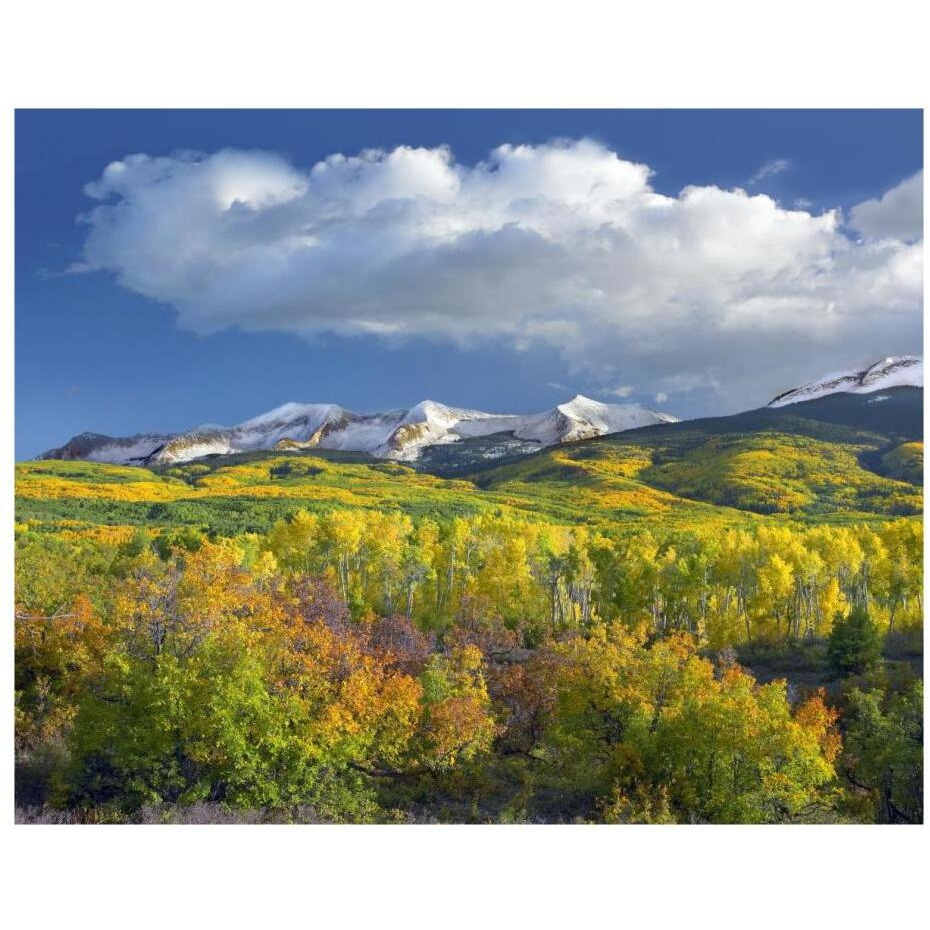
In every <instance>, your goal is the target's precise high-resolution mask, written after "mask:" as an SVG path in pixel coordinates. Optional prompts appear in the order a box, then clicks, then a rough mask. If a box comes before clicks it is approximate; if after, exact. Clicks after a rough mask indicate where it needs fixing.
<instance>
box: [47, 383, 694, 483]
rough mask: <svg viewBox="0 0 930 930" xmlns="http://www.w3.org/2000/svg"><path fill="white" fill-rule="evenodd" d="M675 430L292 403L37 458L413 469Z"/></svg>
mask: <svg viewBox="0 0 930 930" xmlns="http://www.w3.org/2000/svg"><path fill="white" fill-rule="evenodd" d="M675 422H677V418H676V417H673V416H672V415H671V414H668V413H656V412H655V411H652V410H648V409H647V408H645V407H643V406H641V405H640V404H602V403H600V402H599V401H596V400H591V399H590V398H588V397H583V396H582V395H580V394H579V395H578V396H576V397H574V398H572V399H571V400H570V401H568V402H567V403H564V404H559V405H558V406H557V407H553V408H552V409H551V410H546V411H544V412H542V413H535V414H526V415H515V414H496V413H484V412H482V411H480V410H462V409H459V408H457V407H447V406H445V405H444V404H439V403H436V402H435V401H432V400H425V401H422V402H421V403H419V404H417V405H416V406H415V407H411V408H409V409H407V410H403V409H402V410H390V411H387V412H383V413H367V414H362V413H353V412H352V411H350V410H344V409H343V408H342V407H339V406H336V405H335V404H293V403H292V404H284V405H283V406H281V407H276V408H275V409H274V410H271V411H269V412H268V413H264V414H262V415H261V416H258V417H254V418H252V419H251V420H246V421H245V422H244V423H240V424H238V425H237V426H232V427H222V426H213V425H206V426H199V427H197V428H196V429H192V430H188V431H187V432H184V433H176V434H171V435H161V434H156V433H140V434H138V435H136V436H131V437H129V438H125V439H114V438H112V437H110V436H102V435H100V434H98V433H81V435H79V436H75V437H74V438H73V439H71V440H70V441H69V442H68V443H66V444H65V445H64V446H62V447H61V448H59V449H52V450H50V451H49V452H46V453H44V454H43V455H42V456H40V457H41V458H55V459H87V460H90V461H94V462H109V463H112V464H118V465H168V464H174V463H179V462H188V461H190V460H191V459H196V458H200V457H201V456H205V455H229V454H231V453H235V452H253V451H258V450H278V451H289V450H297V449H312V448H320V449H335V450H341V451H344V452H367V453H370V454H371V455H374V456H377V457H378V458H385V459H396V460H398V461H415V460H416V459H417V458H419V456H420V454H421V452H422V451H423V450H424V449H426V448H428V447H432V446H438V445H447V444H449V443H454V442H459V441H461V440H467V439H475V438H479V437H485V436H495V435H498V434H501V435H504V434H506V435H510V436H512V437H514V438H515V439H517V440H522V441H523V446H522V448H525V449H527V450H529V451H531V450H532V449H534V448H543V447H545V446H552V445H557V444H559V443H563V442H574V441H576V440H579V439H589V438H592V437H594V436H603V435H606V434H608V433H618V432H622V431H623V430H627V429H635V428H636V427H640V426H651V425H653V424H655V423H675Z"/></svg>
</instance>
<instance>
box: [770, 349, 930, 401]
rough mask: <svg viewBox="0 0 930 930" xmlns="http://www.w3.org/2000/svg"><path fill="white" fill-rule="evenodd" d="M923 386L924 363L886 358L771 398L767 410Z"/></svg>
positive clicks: (910, 358) (902, 357)
mask: <svg viewBox="0 0 930 930" xmlns="http://www.w3.org/2000/svg"><path fill="white" fill-rule="evenodd" d="M923 386H924V360H923V358H922V357H921V356H918V355H888V356H886V357H885V358H883V359H880V360H879V361H877V362H875V363H873V364H872V365H869V366H868V368H863V369H861V370H858V371H857V370H855V369H853V370H849V371H837V372H832V373H831V374H828V375H824V376H823V377H821V378H817V379H815V380H814V381H808V382H807V383H806V384H802V385H801V386H800V387H797V388H793V389H792V390H790V391H785V392H784V393H782V394H779V395H778V396H777V397H776V398H774V399H773V400H772V401H771V402H770V403H769V407H784V406H787V405H788V404H798V403H801V402H803V401H806V400H815V399H816V398H818V397H825V396H827V395H828V394H839V393H847V394H871V393H872V392H873V391H884V390H887V389H888V388H893V387H919V388H922V387H923Z"/></svg>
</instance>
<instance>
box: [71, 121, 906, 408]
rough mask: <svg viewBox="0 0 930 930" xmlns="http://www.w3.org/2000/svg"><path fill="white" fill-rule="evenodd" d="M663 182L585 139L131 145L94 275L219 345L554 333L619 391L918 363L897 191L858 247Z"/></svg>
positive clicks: (838, 235) (109, 188) (734, 200)
mask: <svg viewBox="0 0 930 930" xmlns="http://www.w3.org/2000/svg"><path fill="white" fill-rule="evenodd" d="M650 176H651V172H650V170H649V168H648V167H647V166H645V165H641V164H635V163H633V162H630V161H627V160H624V159H623V158H621V157H619V156H618V155H617V154H616V153H614V152H612V151H611V150H609V149H608V148H606V147H605V146H603V145H601V144H599V143H597V142H594V141H591V140H586V139H581V140H566V141H559V142H552V143H548V144H543V145H516V146H515V145H503V146H501V147H499V148H497V149H495V150H494V151H492V152H491V153H490V154H489V156H488V157H487V159H486V160H485V161H483V162H481V163H479V164H477V165H471V166H470V165H463V164H459V163H457V162H456V160H455V158H454V155H453V153H452V152H451V151H450V150H449V149H448V148H433V149H425V148H410V147H404V146H402V147H399V148H396V149H394V150H392V151H381V150H370V151H364V152H362V153H360V154H358V155H354V156H345V155H338V154H337V155H332V156H330V157H329V158H327V159H325V160H324V161H321V162H319V163H318V164H316V165H313V166H312V167H309V168H301V167H297V166H294V165H292V164H290V163H289V162H288V161H287V160H285V159H284V158H282V157H280V156H278V155H276V154H273V153H268V152H250V151H231V150H227V151H220V152H216V153H213V154H201V153H179V154H174V155H171V156H167V157H152V156H148V155H132V156H129V157H127V158H124V159H123V160H121V161H118V162H115V163H113V164H111V165H109V166H108V167H107V168H106V169H105V170H104V172H103V174H102V175H101V177H100V178H99V179H98V180H96V181H94V182H93V183H91V184H88V185H87V187H86V192H87V194H88V195H89V196H90V197H92V198H94V199H95V200H96V201H98V203H97V205H96V206H95V207H94V208H93V209H91V210H90V211H89V212H88V213H87V214H86V216H85V217H84V220H85V222H86V223H87V226H88V234H87V239H86V243H85V249H84V255H83V261H82V263H81V267H82V268H83V269H86V270H105V271H109V272H112V273H113V274H114V275H116V277H117V278H118V280H119V281H120V283H121V284H122V285H123V286H125V287H126V288H129V289H130V290H132V291H135V292H137V293H140V294H143V295H145V296H147V297H150V298H152V299H154V300H157V301H161V302H163V303H166V304H168V305H170V306H171V307H173V308H174V310H175V311H176V312H177V317H178V322H179V324H180V325H181V326H183V327H186V328H188V329H190V330H193V331H195V332H198V333H211V332H216V331H218V330H221V329H224V328H227V327H237V328H240V329H242V330H253V331H258V330H281V331H286V332H292V333H299V334H307V335H309V334H313V333H318V332H325V331H329V332H335V333H342V334H373V335H375V336H378V337H381V338H384V339H386V340H388V341H389V342H390V341H394V340H397V339H410V338H417V337H426V338H431V339H443V340H451V341H455V342H458V343H461V344H469V345H480V344H481V343H482V341H483V340H488V339H493V340H495V342H498V343H499V342H500V341H501V340H509V341H510V343H511V344H512V345H513V347H514V348H515V349H524V350H525V349H532V348H533V347H534V346H535V345H538V344H541V343H542V344H548V345H554V346H556V347H557V348H558V349H559V350H560V351H561V353H562V354H563V357H564V359H565V360H566V362H567V363H568V367H569V368H570V369H571V370H572V372H573V373H575V374H580V375H583V376H584V378H585V379H587V381H588V382H590V383H595V382H596V383H600V384H601V385H602V386H603V387H604V388H608V387H609V386H611V385H616V384H617V383H618V378H620V377H622V378H623V379H624V381H623V382H620V383H621V384H626V383H627V379H629V381H630V383H633V384H636V385H637V390H642V391H643V392H646V393H652V394H656V393H662V394H665V395H667V396H668V397H670V398H673V397H674V396H676V395H682V394H685V393H694V392H697V393H698V394H700V393H702V392H703V393H705V394H713V395H715V396H716V397H717V398H718V399H719V398H721V397H722V398H724V399H725V400H726V401H727V402H728V403H729V404H730V406H733V407H746V406H748V405H749V404H750V403H761V402H764V401H765V400H767V399H768V393H769V392H770V391H771V389H772V388H774V387H781V386H782V385H783V384H785V383H786V382H787V384H788V386H792V385H793V383H794V381H795V380H796V379H799V378H809V377H813V376H816V375H818V374H820V373H821V372H822V371H828V370H831V368H835V367H837V365H839V367H845V365H846V364H847V363H858V362H863V363H865V362H868V361H871V360H873V359H872V358H871V356H872V355H874V356H875V357H876V358H877V357H880V356H882V355H886V354H890V353H893V352H894V353H896V352H906V351H917V350H918V347H919V339H920V333H921V312H920V306H921V286H922V281H921V277H922V272H921V267H922V262H921V250H922V244H921V242H919V241H915V236H913V235H910V233H913V232H914V228H915V227H914V225H913V223H910V225H907V224H900V223H899V225H898V226H897V227H896V228H895V230H893V231H891V227H892V226H893V225H894V224H891V223H890V222H888V221H886V226H887V229H888V230H889V231H887V232H886V233H885V234H883V235H882V236H880V237H878V236H875V235H874V234H873V233H874V231H875V229H876V228H877V227H878V225H880V224H879V221H878V220H877V219H876V215H877V214H876V211H878V213H881V211H883V210H885V211H886V212H887V211H888V210H890V211H891V212H896V213H897V215H898V216H899V219H900V216H901V210H900V208H899V207H897V206H895V204H897V203H898V199H899V198H898V196H897V195H895V197H894V198H892V194H894V192H890V193H889V194H888V195H886V198H883V199H882V200H880V201H875V202H871V201H870V202H869V203H866V204H862V205H860V206H859V207H857V208H855V209H854V210H853V211H852V218H853V219H852V222H853V225H855V226H856V228H857V229H859V230H860V231H861V232H863V233H865V234H867V236H868V238H867V239H866V240H864V241H861V242H854V241H852V240H851V239H850V238H848V237H847V236H846V235H845V234H844V233H843V231H842V229H841V217H840V216H839V214H838V213H837V212H835V211H830V212H824V213H821V214H813V213H810V212H808V211H806V210H804V209H785V208H784V207H782V206H781V205H779V204H778V203H777V202H776V201H775V200H773V199H772V198H770V197H768V196H765V195H763V194H758V195H749V194H748V193H746V192H745V191H743V190H740V189H734V190H723V189H720V188H718V187H713V186H701V187H698V186H689V187H686V188H684V189H683V190H682V191H681V192H680V193H679V194H678V195H677V196H667V195H663V194H660V193H658V192H656V191H655V190H654V189H653V188H652V186H651V184H650ZM908 183H909V182H908ZM902 187H903V185H902ZM896 190H897V189H896ZM890 200H893V201H894V202H893V203H892V204H891V205H890V206H889V205H888V204H886V201H890ZM871 203H875V204H876V205H877V206H874V207H870V206H869V204H871ZM883 205H884V206H883ZM905 225H907V229H905V228H904V226H905ZM870 229H871V230H872V232H869V230H870ZM905 232H907V233H908V234H907V235H905V234H904V233H905ZM763 371H764V372H766V373H767V378H768V381H765V382H760V372H763Z"/></svg>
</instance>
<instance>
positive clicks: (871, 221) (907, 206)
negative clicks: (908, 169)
mask: <svg viewBox="0 0 930 930" xmlns="http://www.w3.org/2000/svg"><path fill="white" fill-rule="evenodd" d="M849 223H850V226H852V228H853V229H855V230H857V231H858V232H860V233H862V234H863V235H864V236H867V237H868V238H870V239H881V238H886V237H888V238H892V239H902V240H905V241H910V240H915V239H920V238H922V237H923V234H924V173H923V171H918V172H917V174H915V175H912V176H911V177H909V178H907V179H906V180H904V181H902V182H901V183H900V184H899V185H898V186H897V187H893V188H892V189H891V190H890V191H888V192H887V193H886V194H884V196H882V197H879V198H876V199H875V200H866V201H865V202H864V203H860V204H858V205H857V206H855V207H853V208H852V210H850V212H849Z"/></svg>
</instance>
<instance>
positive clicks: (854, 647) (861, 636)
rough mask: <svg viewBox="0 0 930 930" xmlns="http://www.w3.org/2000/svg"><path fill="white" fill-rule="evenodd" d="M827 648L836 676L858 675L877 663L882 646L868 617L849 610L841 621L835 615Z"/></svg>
mask: <svg viewBox="0 0 930 930" xmlns="http://www.w3.org/2000/svg"><path fill="white" fill-rule="evenodd" d="M827 648H828V654H829V656H830V662H831V664H832V665H833V668H834V670H835V671H836V673H837V674H838V675H842V676H846V675H859V674H861V673H862V672H864V671H866V670H867V669H869V668H871V667H872V666H873V665H874V664H875V663H876V662H877V661H878V658H879V656H880V655H881V648H882V642H881V637H880V636H879V634H878V630H877V629H876V628H875V624H874V623H873V622H872V620H871V619H870V617H869V615H868V613H866V611H865V610H864V609H863V608H862V607H853V608H852V610H850V612H849V614H848V615H847V616H845V617H844V616H843V615H842V614H840V613H838V614H837V615H836V618H835V619H834V621H833V629H832V630H831V631H830V640H829V643H828V647H827Z"/></svg>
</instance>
